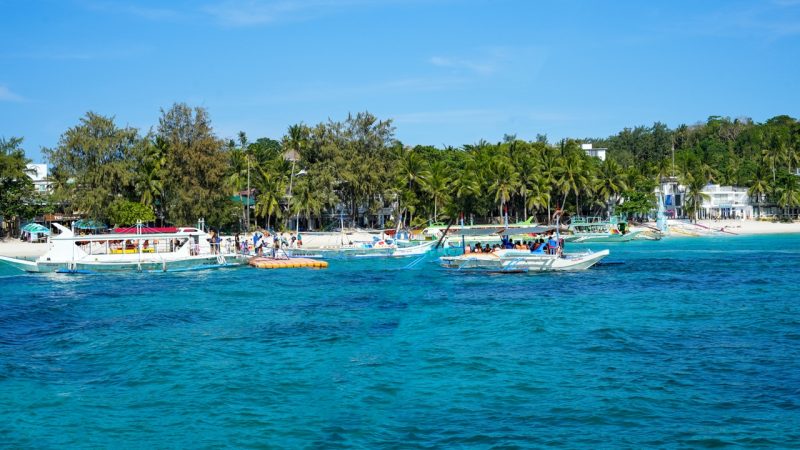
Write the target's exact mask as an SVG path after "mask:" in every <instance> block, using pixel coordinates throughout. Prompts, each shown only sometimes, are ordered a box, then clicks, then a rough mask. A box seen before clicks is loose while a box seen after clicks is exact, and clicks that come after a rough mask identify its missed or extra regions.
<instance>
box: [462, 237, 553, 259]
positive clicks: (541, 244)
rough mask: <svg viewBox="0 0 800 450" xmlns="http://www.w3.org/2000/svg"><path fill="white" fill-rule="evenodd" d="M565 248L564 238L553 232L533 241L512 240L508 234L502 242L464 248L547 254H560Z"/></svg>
mask: <svg viewBox="0 0 800 450" xmlns="http://www.w3.org/2000/svg"><path fill="white" fill-rule="evenodd" d="M563 249H564V239H559V238H557V237H556V236H555V235H553V234H552V233H549V234H547V236H540V237H538V238H536V239H533V240H531V241H521V242H520V241H516V242H512V241H511V239H509V237H508V236H503V237H502V239H501V243H500V244H494V245H490V244H485V245H483V246H481V243H480V242H478V243H477V244H475V245H474V246H473V247H470V246H469V245H468V246H466V248H465V249H464V252H465V253H492V252H495V251H497V250H527V251H530V252H531V253H542V254H547V255H558V254H561V252H562V251H563Z"/></svg>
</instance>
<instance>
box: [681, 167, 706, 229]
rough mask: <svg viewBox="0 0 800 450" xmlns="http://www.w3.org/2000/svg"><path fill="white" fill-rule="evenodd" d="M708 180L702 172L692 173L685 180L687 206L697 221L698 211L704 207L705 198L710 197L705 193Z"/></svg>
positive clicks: (694, 220)
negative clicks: (704, 189)
mask: <svg viewBox="0 0 800 450" xmlns="http://www.w3.org/2000/svg"><path fill="white" fill-rule="evenodd" d="M707 182H708V180H707V179H705V178H704V177H703V176H702V174H700V173H695V174H692V173H690V174H689V175H688V176H687V178H686V180H685V181H684V183H685V184H686V194H687V198H686V207H685V208H686V211H687V212H688V213H689V215H690V216H691V218H692V221H693V222H695V223H696V222H697V213H698V212H700V209H701V208H702V205H703V200H708V199H709V198H710V197H709V195H708V194H704V193H703V188H705V187H706V183H707Z"/></svg>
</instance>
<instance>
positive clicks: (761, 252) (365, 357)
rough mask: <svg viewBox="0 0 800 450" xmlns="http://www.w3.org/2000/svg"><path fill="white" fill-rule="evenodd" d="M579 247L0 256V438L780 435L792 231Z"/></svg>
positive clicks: (329, 440) (792, 369)
mask: <svg viewBox="0 0 800 450" xmlns="http://www.w3.org/2000/svg"><path fill="white" fill-rule="evenodd" d="M572 247H573V248H575V247H577V246H572ZM603 247H605V248H610V249H611V252H612V254H611V256H610V257H609V258H608V259H609V260H613V261H618V262H622V263H623V264H620V265H609V266H603V267H596V268H593V269H590V270H588V271H585V272H580V273H566V274H536V275H530V274H529V275H520V274H513V275H512V274H506V275H488V274H468V273H452V272H446V271H445V270H444V269H440V268H438V266H437V265H436V264H435V263H433V262H422V263H420V264H418V265H416V266H414V267H413V268H410V269H407V268H405V267H406V266H407V265H408V264H409V263H410V262H411V261H412V260H410V259H405V260H394V261H387V260H376V259H369V260H366V259H362V260H354V261H332V262H331V267H330V268H329V269H327V270H274V271H270V270H258V269H250V268H243V269H235V270H216V271H206V272H192V273H176V274H161V273H157V274H125V275H113V274H112V275H33V274H26V275H17V274H16V273H15V272H12V271H10V270H6V269H0V446H8V447H21V448H30V447H35V448H63V447H92V448H97V447H133V448H143V447H150V448H162V447H170V448H201V447H223V446H230V447H276V448H353V447H355V448H415V447H418V448H444V447H447V448H487V447H497V448H501V447H507V448H513V447H563V448H576V447H589V448H641V447H658V448H708V447H714V448H718V447H726V446H732V447H777V448H786V447H798V446H800V291H799V290H798V282H799V281H800V274H799V273H798V272H800V236H799V235H789V236H773V237H726V238H673V239H665V240H663V241H661V242H632V243H625V244H609V245H605V246H603V245H599V244H598V245H594V246H592V248H603Z"/></svg>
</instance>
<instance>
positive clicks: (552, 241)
mask: <svg viewBox="0 0 800 450" xmlns="http://www.w3.org/2000/svg"><path fill="white" fill-rule="evenodd" d="M547 253H548V254H550V255H555V254H556V253H558V241H557V240H556V238H555V236H553V234H552V233H551V234H550V235H549V237H548V239H547Z"/></svg>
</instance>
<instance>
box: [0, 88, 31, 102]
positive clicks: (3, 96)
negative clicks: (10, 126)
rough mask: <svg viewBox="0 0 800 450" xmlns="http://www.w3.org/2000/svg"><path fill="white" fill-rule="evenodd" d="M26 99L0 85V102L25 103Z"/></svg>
mask: <svg viewBox="0 0 800 450" xmlns="http://www.w3.org/2000/svg"><path fill="white" fill-rule="evenodd" d="M24 101H25V98H24V97H22V96H21V95H19V94H16V93H14V92H12V91H11V89H9V88H8V87H6V86H3V85H0V102H24Z"/></svg>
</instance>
